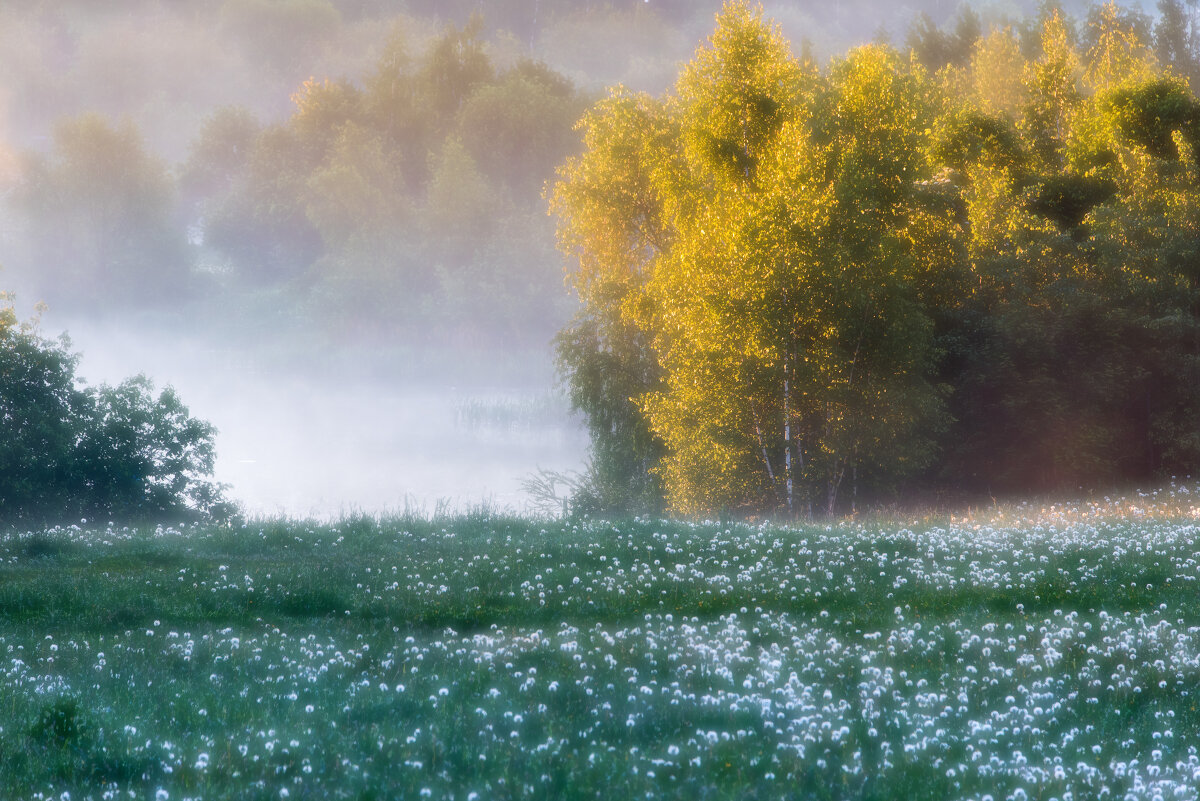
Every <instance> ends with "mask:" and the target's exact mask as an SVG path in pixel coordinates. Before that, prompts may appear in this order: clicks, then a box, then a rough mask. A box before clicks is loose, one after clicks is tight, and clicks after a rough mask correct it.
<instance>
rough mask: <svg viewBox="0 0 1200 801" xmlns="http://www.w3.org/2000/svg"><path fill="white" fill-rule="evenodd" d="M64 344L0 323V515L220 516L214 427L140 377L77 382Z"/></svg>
mask: <svg viewBox="0 0 1200 801" xmlns="http://www.w3.org/2000/svg"><path fill="white" fill-rule="evenodd" d="M68 348H69V343H68V342H67V340H66V339H65V338H64V339H60V340H57V341H50V340H46V339H43V338H42V337H40V336H39V335H38V334H37V332H36V330H35V329H34V328H33V327H31V326H28V325H25V326H21V325H16V324H8V325H5V326H4V327H2V328H0V522H3V523H5V524H15V523H18V522H29V521H46V520H52V521H60V522H62V521H70V520H78V519H79V518H81V517H88V518H90V517H102V518H104V519H113V520H144V519H188V518H203V519H208V518H212V517H227V516H228V515H229V514H230V513H231V511H232V507H230V505H229V504H228V503H227V502H226V501H225V500H224V498H223V496H222V488H221V487H220V486H219V485H217V484H215V483H213V482H212V481H211V479H210V476H211V475H212V470H213V437H214V435H215V433H216V432H215V430H214V429H213V427H212V426H211V425H209V424H208V423H206V422H204V421H202V420H198V419H196V418H194V417H192V416H191V415H190V414H189V413H188V410H187V408H186V407H185V406H184V405H183V404H182V403H181V402H180V400H179V397H178V396H177V395H176V394H175V392H174V390H172V389H170V388H167V389H166V390H164V391H163V392H162V393H160V394H159V395H158V396H157V397H155V395H154V394H153V386H152V385H151V384H150V382H149V381H148V380H147V379H146V378H144V377H137V378H132V379H129V380H127V381H125V382H123V383H121V384H119V385H117V386H115V387H110V386H106V385H101V386H99V387H95V388H90V389H81V388H79V387H78V386H77V385H76V380H75V362H76V357H75V356H74V355H72V354H71V353H70V351H69V350H68Z"/></svg>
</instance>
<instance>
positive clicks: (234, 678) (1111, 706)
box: [0, 485, 1200, 801]
mask: <svg viewBox="0 0 1200 801" xmlns="http://www.w3.org/2000/svg"><path fill="white" fill-rule="evenodd" d="M1198 533H1200V491H1198V490H1197V488H1196V487H1194V486H1183V485H1179V486H1176V485H1172V486H1171V487H1168V488H1166V489H1164V490H1161V491H1158V492H1152V493H1131V494H1129V495H1126V496H1122V497H1115V496H1114V497H1111V498H1095V499H1092V500H1088V501H1081V502H1074V503H1066V504H1054V505H1050V504H1046V505H1041V504H1025V505H1012V506H999V507H995V508H990V509H986V510H983V511H976V512H974V513H971V514H968V515H965V516H963V517H930V518H920V519H910V520H904V521H896V520H888V521H879V520H858V521H847V522H841V523H835V524H829V525H825V524H812V525H800V526H784V525H776V524H769V523H764V524H748V523H737V524H733V523H717V522H709V523H689V522H681V521H660V520H648V519H636V520H630V521H624V522H606V521H595V520H555V521H551V520H540V521H539V520H531V519H522V518H518V517H509V516H504V515H501V514H495V513H490V512H487V511H484V510H481V511H478V512H476V513H472V514H463V515H459V516H455V517H440V516H436V515H435V516H433V517H432V518H422V517H419V516H416V515H407V516H399V515H398V516H394V517H391V518H383V519H380V518H372V517H368V516H359V517H352V518H347V519H345V520H342V521H340V522H337V523H317V522H301V521H287V520H263V521H256V522H250V523H247V524H245V525H244V526H240V527H236V528H220V527H194V528H193V527H183V528H169V527H157V528H139V529H132V528H122V527H115V526H111V525H103V524H101V525H94V524H92V523H82V522H81V523H80V524H79V525H78V526H71V527H68V528H55V529H51V530H39V531H10V532H8V533H4V534H0V798H5V799H14V800H16V799H64V800H65V799H86V798H92V799H117V798H134V799H143V798H149V799H157V800H158V801H162V800H163V799H176V800H179V801H181V800H182V799H223V798H249V799H258V798H261V799H268V798H269V799H279V798H291V799H300V798H347V799H371V798H379V799H384V798H388V799H391V798H396V799H408V798H412V799H424V798H434V799H457V800H459V801H474V800H476V799H479V800H483V799H507V798H514V799H515V798H545V799H558V798H568V799H570V798H589V799H594V798H602V799H608V798H620V799H634V798H638V799H641V798H647V799H660V798H661V799H669V798H687V799H694V800H699V799H726V798H728V799H735V798H736V799H744V798H749V799H755V798H758V799H774V798H814V799H839V798H845V799H860V798H861V799H891V798H894V799H919V798H938V799H942V798H946V799H959V798H961V799H988V798H991V799H994V800H996V801H998V799H1037V798H1045V799H1049V798H1055V799H1060V800H1061V801H1068V799H1084V798H1088V799H1090V798H1138V799H1141V798H1144V799H1196V798H1198V797H1200V790H1198V788H1200V752H1198V750H1197V746H1198V744H1200V712H1198V711H1197V708H1196V701H1197V695H1198V694H1200V599H1198V592H1200V587H1198V579H1200V541H1198V537H1197V534H1198Z"/></svg>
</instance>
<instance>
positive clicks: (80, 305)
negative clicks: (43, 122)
mask: <svg viewBox="0 0 1200 801" xmlns="http://www.w3.org/2000/svg"><path fill="white" fill-rule="evenodd" d="M585 106H586V100H585V99H584V98H583V96H582V95H581V93H580V92H579V91H577V90H576V88H575V87H574V85H573V84H572V83H571V82H570V81H568V80H567V79H565V78H564V77H562V76H561V75H559V74H558V73H556V72H554V71H553V70H551V69H549V68H548V67H546V66H545V65H543V64H541V63H538V62H534V61H530V60H525V59H518V60H516V61H514V62H513V63H512V64H510V65H508V66H504V67H499V66H497V65H496V64H495V63H493V60H492V59H491V58H490V57H489V55H488V52H487V48H486V46H485V42H484V39H483V23H482V20H481V19H480V18H473V19H472V21H471V22H469V23H468V24H466V25H465V26H462V27H459V26H455V25H453V24H451V25H448V26H446V27H445V28H444V29H443V30H442V31H441V33H440V34H439V35H438V36H437V37H436V38H435V39H434V40H433V41H432V42H430V43H429V44H428V46H427V47H422V48H419V49H418V48H415V47H414V46H413V45H411V44H410V42H409V39H408V37H407V36H406V35H405V33H404V31H403V30H400V29H397V30H395V31H393V34H392V35H391V37H390V39H388V41H387V43H386V45H385V46H384V47H383V48H382V49H381V51H380V53H379V56H378V58H377V60H376V62H375V64H374V65H373V67H372V68H371V69H370V70H369V71H368V73H367V74H366V75H365V76H364V77H363V78H362V79H361V80H359V81H357V82H356V81H351V80H349V79H344V78H343V79H320V80H318V79H310V80H307V81H305V82H304V83H303V84H302V85H300V86H299V87H297V89H296V91H295V92H294V94H293V96H292V110H291V113H290V114H289V115H288V116H287V117H286V118H285V119H283V120H281V121H279V122H275V123H266V122H263V121H262V120H260V119H259V118H258V117H257V116H256V115H255V114H254V113H252V112H251V111H249V110H248V109H246V108H244V107H241V106H230V107H225V108H221V109H219V110H217V111H216V112H214V113H213V114H211V115H210V116H209V117H208V118H207V119H206V120H205V121H204V123H203V124H202V125H201V127H200V129H199V130H198V131H197V132H196V134H195V136H194V138H193V142H192V145H191V146H190V148H189V152H188V155H187V157H186V159H184V160H183V162H182V163H181V164H178V165H174V166H172V165H170V164H168V163H166V162H165V161H163V160H162V159H160V158H158V157H157V156H156V155H155V154H153V153H152V152H151V151H150V150H149V149H148V147H147V146H146V144H145V141H144V139H143V137H142V135H141V133H140V131H139V130H138V129H137V127H136V126H134V125H133V124H132V123H131V122H129V121H128V120H125V121H114V120H112V119H109V118H107V117H105V116H103V115H100V114H96V113H85V114H83V115H80V116H75V117H70V118H66V119H63V120H61V121H60V122H59V124H58V125H57V126H56V128H55V131H54V134H53V136H52V138H51V141H50V143H49V144H50V146H49V147H48V148H47V149H46V151H45V152H32V151H31V152H27V153H25V154H23V156H22V159H21V168H20V180H19V182H18V183H17V184H16V187H15V189H14V190H13V191H12V192H11V193H10V194H9V197H8V202H9V204H10V208H11V209H12V210H13V212H14V214H13V219H14V220H16V221H17V223H18V225H17V228H16V231H15V234H16V237H15V238H16V239H17V240H19V241H20V242H21V243H23V245H24V247H23V251H22V252H20V253H19V254H18V255H17V256H15V257H13V258H12V259H11V262H10V263H11V264H12V265H14V266H15V267H16V272H17V273H18V274H19V275H20V276H22V277H23V278H24V283H25V284H26V287H27V289H26V291H30V292H31V293H34V294H35V296H36V297H37V299H45V300H47V301H49V302H50V303H51V305H52V306H53V307H54V308H55V309H56V310H65V311H69V312H74V313H79V312H83V313H96V311H97V310H105V311H106V312H108V313H112V312H114V311H122V310H124V311H128V310H137V309H146V308H154V307H162V306H163V305H168V304H173V305H178V304H181V303H184V302H187V301H189V300H192V299H197V298H199V299H207V300H208V301H209V302H215V303H216V304H218V305H220V306H223V307H225V308H230V307H234V308H241V307H244V308H249V309H258V308H260V307H268V308H274V309H275V310H276V313H277V314H279V310H280V309H286V310H287V311H286V312H285V314H291V315H293V316H296V317H299V318H301V319H303V320H305V321H306V322H307V324H309V325H311V326H313V327H316V328H318V329H320V330H322V331H323V332H324V333H326V334H328V335H329V336H331V337H333V338H335V339H342V340H351V341H360V340H367V341H375V342H379V341H388V340H395V339H398V338H404V339H407V340H409V341H413V342H429V341H439V340H440V341H447V340H448V341H451V342H460V343H461V342H466V343H468V344H472V343H473V344H478V343H480V342H489V341H496V340H499V341H503V342H506V343H509V344H517V345H529V344H531V343H532V344H538V345H540V344H542V343H544V342H545V341H546V339H548V338H549V336H550V335H551V334H552V333H553V331H554V330H555V329H556V328H557V327H558V326H560V325H561V324H562V322H563V321H564V320H565V319H567V318H568V316H569V313H570V306H569V301H568V300H567V299H566V298H564V297H563V293H562V291H561V280H560V278H559V276H560V263H559V259H558V256H557V254H556V253H555V252H554V247H553V234H552V227H551V223H550V221H549V220H548V219H547V218H546V215H545V212H544V202H543V200H542V188H543V184H544V183H545V182H546V180H547V179H549V178H550V177H552V176H553V172H554V168H555V165H556V164H557V163H558V162H560V161H561V160H562V159H563V158H565V157H566V156H567V155H568V154H569V153H571V152H574V151H575V150H576V149H577V148H578V135H577V134H576V132H575V131H574V130H573V126H574V123H575V121H576V119H577V118H578V117H579V115H580V114H581V113H582V110H583V109H584V108H585ZM231 301H232V302H231ZM280 316H284V315H280Z"/></svg>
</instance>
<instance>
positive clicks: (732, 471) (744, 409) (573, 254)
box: [552, 0, 1200, 515]
mask: <svg viewBox="0 0 1200 801" xmlns="http://www.w3.org/2000/svg"><path fill="white" fill-rule="evenodd" d="M1161 6H1162V8H1161V9H1160V10H1161V11H1162V12H1163V13H1162V14H1161V15H1160V19H1159V22H1158V24H1157V26H1154V27H1153V28H1152V27H1151V26H1150V25H1149V24H1148V21H1147V20H1146V19H1145V18H1144V17H1142V16H1140V15H1139V14H1137V13H1135V12H1131V11H1128V10H1125V9H1122V8H1121V7H1119V6H1117V5H1115V4H1114V3H1108V4H1105V5H1103V6H1097V7H1095V8H1094V9H1093V10H1092V11H1091V13H1089V15H1088V16H1087V18H1086V20H1085V21H1084V22H1083V23H1082V24H1081V25H1079V26H1076V25H1075V24H1074V23H1073V22H1072V21H1070V20H1069V19H1068V18H1067V17H1066V15H1065V14H1064V13H1063V12H1062V11H1061V10H1060V9H1058V8H1056V7H1054V6H1053V5H1047V6H1045V7H1044V8H1043V11H1042V12H1041V13H1040V15H1039V16H1037V18H1036V19H1034V20H1030V21H1021V22H1020V23H1010V24H996V25H992V26H990V27H988V28H987V29H984V27H983V25H982V24H975V23H973V22H972V18H971V16H970V15H969V14H966V15H963V16H962V17H960V20H959V23H958V24H956V25H955V26H952V27H951V28H950V29H949V30H948V31H943V30H940V29H936V28H933V27H931V26H928V25H925V26H924V27H923V26H922V24H921V22H920V20H918V23H917V24H915V25H914V27H913V32H912V34H911V35H910V39H909V47H908V48H907V50H903V51H902V50H898V49H896V48H894V47H891V46H889V45H886V44H873V45H868V46H864V47H860V48H856V49H853V50H851V51H849V52H848V53H846V54H845V55H844V56H842V57H840V58H835V59H833V60H832V61H831V62H830V63H829V64H828V65H826V66H819V65H817V64H816V63H814V62H813V61H812V60H811V59H807V58H803V57H797V56H796V55H795V54H794V53H793V52H792V51H791V49H790V47H789V44H788V42H787V41H785V40H784V38H783V36H782V34H781V33H780V31H779V30H778V28H777V26H774V25H773V24H772V23H770V22H769V21H767V20H766V19H765V18H764V16H763V14H762V12H761V9H759V10H753V9H751V8H749V7H747V6H746V5H745V4H743V3H741V2H730V3H727V4H726V6H725V7H724V9H723V10H722V11H721V13H720V15H719V16H718V18H717V25H716V29H715V31H714V33H713V34H712V37H711V39H710V41H709V42H708V44H707V45H706V46H704V47H702V48H701V49H700V50H699V51H698V52H697V54H696V56H695V58H694V59H693V60H692V61H691V62H690V63H688V64H687V65H686V66H685V67H684V68H683V70H682V72H681V73H680V75H679V78H678V82H677V84H676V86H675V88H674V90H673V91H671V92H668V93H667V94H665V95H663V96H660V97H652V96H649V95H647V94H640V93H633V92H629V91H624V90H621V89H619V88H618V89H616V90H614V91H612V92H611V93H610V94H609V96H608V97H606V98H605V99H603V100H602V101H600V102H599V103H597V104H596V105H594V106H593V107H592V108H591V109H590V110H589V111H588V112H587V114H586V115H585V117H584V120H583V123H582V130H583V136H584V152H583V153H582V155H579V156H577V157H574V158H571V159H569V160H568V161H567V162H566V164H565V165H564V166H563V167H562V169H561V171H560V173H559V180H558V183H557V185H556V187H555V189H554V192H553V197H552V207H553V211H554V213H555V214H556V215H557V219H558V232H559V240H560V245H561V248H562V249H563V251H564V252H565V253H566V254H568V256H569V257H570V259H571V265H572V266H571V268H570V270H569V274H568V275H569V282H570V284H571V286H572V287H573V289H574V290H575V291H576V292H577V293H578V296H579V297H580V299H581V301H582V309H581V311H580V313H579V314H578V315H577V317H576V318H575V320H574V321H573V322H572V323H571V324H570V325H569V326H568V327H567V328H565V329H564V330H563V331H562V332H561V333H560V335H559V339H558V352H559V360H560V364H561V367H562V369H563V372H564V374H565V376H566V379H567V382H568V386H569V389H570V393H571V396H572V399H573V401H574V403H575V404H576V405H577V407H578V408H580V409H581V410H582V411H583V412H585V413H586V415H587V419H588V424H589V427H590V430H591V433H592V439H593V461H592V466H591V468H590V472H589V474H588V475H587V476H586V477H585V478H586V480H584V481H582V482H581V483H580V486H579V490H578V492H577V497H576V498H575V502H576V508H577V509H581V510H585V511H611V510H614V509H617V508H624V509H634V510H656V509H660V508H662V507H663V506H664V505H665V506H666V507H667V508H670V509H671V510H674V511H676V512H680V513H684V514H694V515H701V514H714V513H722V512H727V513H741V514H764V513H766V514H779V513H783V514H791V515H812V514H817V513H829V514H833V513H837V512H841V511H847V510H851V509H853V508H855V507H856V506H857V505H858V504H862V503H880V502H890V501H892V500H894V499H897V498H900V497H911V495H912V493H920V494H921V497H922V498H926V499H928V498H930V497H940V496H950V497H959V498H961V497H970V496H978V495H981V494H993V495H995V494H999V493H1017V492H1030V491H1043V490H1064V489H1065V490H1076V489H1078V488H1080V487H1083V488H1094V487H1098V486H1103V485H1111V484H1117V483H1125V482H1137V481H1146V480H1150V479H1157V478H1160V477H1162V476H1164V475H1170V474H1175V473H1178V474H1183V473H1187V472H1189V471H1191V470H1192V469H1194V467H1195V466H1196V465H1197V464H1198V463H1200V391H1198V388H1200V253H1198V252H1197V243H1200V195H1198V193H1197V191H1196V190H1197V182H1198V181H1200V166H1198V158H1200V151H1198V148H1200V103H1198V102H1197V100H1196V97H1195V94H1194V92H1193V90H1192V87H1191V84H1190V83H1189V82H1190V81H1191V80H1192V79H1193V75H1194V72H1193V71H1194V69H1195V64H1196V61H1195V54H1196V52H1197V51H1196V47H1195V34H1194V31H1193V29H1192V26H1191V23H1190V22H1189V17H1188V15H1187V14H1185V13H1184V11H1185V9H1184V8H1183V7H1182V6H1181V5H1180V4H1179V3H1178V2H1177V0H1164V1H1163V3H1162V4H1161ZM964 19H965V21H964ZM975 22H978V20H976V21H975Z"/></svg>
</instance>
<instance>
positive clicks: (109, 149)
mask: <svg viewBox="0 0 1200 801" xmlns="http://www.w3.org/2000/svg"><path fill="white" fill-rule="evenodd" d="M15 199H16V206H17V209H18V211H19V212H20V215H21V217H23V219H24V221H25V223H26V226H27V231H28V234H29V241H30V245H31V253H30V258H31V261H32V262H33V263H34V264H36V265H37V270H36V273H35V275H36V282H37V285H38V289H39V290H40V291H41V292H42V293H43V297H46V298H48V299H50V300H52V301H54V302H56V303H58V304H61V305H62V306H64V307H69V308H74V309H80V308H85V307H88V306H94V305H95V304H96V303H97V302H98V301H102V302H103V303H105V304H107V305H110V306H115V307H128V306H132V305H139V304H146V303H152V302H172V301H176V300H178V299H179V298H181V297H183V296H184V295H185V294H186V290H187V288H188V278H189V273H188V271H189V267H190V263H189V255H190V254H189V253H188V251H187V247H186V242H185V240H184V236H183V233H182V231H181V230H180V229H179V227H178V226H177V224H176V220H175V203H176V198H175V188H174V184H173V182H172V180H171V177H170V174H169V173H168V171H167V168H166V165H165V164H163V163H162V162H160V161H159V160H158V159H156V158H154V157H153V156H152V155H150V154H149V153H148V152H147V151H146V149H145V146H144V144H143V142H142V140H141V137H140V136H139V134H138V132H137V130H136V129H135V128H134V127H133V126H132V125H131V124H129V123H122V124H120V125H117V126H114V125H112V124H111V123H109V122H108V121H107V120H106V119H104V118H103V117H101V116H99V115H96V114H85V115H83V116H81V117H78V118H74V119H69V120H64V121H63V122H61V123H60V124H59V126H58V128H57V129H56V131H55V134H54V146H53V149H52V150H51V152H50V153H49V154H48V155H46V156H30V157H29V160H28V169H27V170H26V173H25V175H24V180H23V182H22V184H21V186H20V187H19V189H18V192H17V196H16V198H15Z"/></svg>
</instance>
